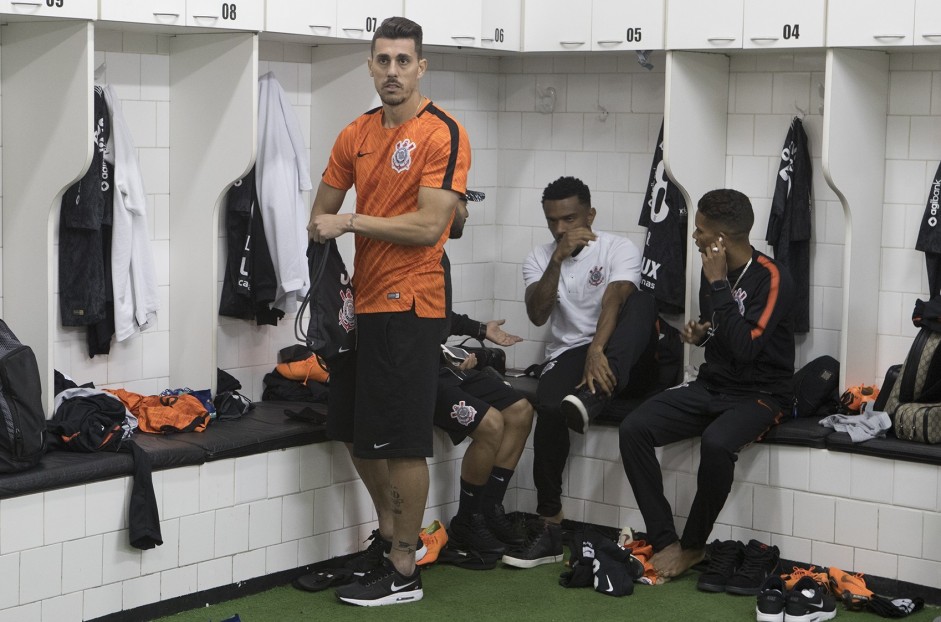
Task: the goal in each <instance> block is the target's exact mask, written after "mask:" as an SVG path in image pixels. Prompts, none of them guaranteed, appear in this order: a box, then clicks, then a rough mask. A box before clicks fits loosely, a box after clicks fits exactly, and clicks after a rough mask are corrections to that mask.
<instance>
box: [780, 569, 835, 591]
mask: <svg viewBox="0 0 941 622" xmlns="http://www.w3.org/2000/svg"><path fill="white" fill-rule="evenodd" d="M816 568H817V567H816V566H811V567H810V568H798V567H797V566H794V569H793V570H792V571H791V572H790V573H789V574H782V575H781V580H782V581H784V587H785V588H786V589H787V591H789V592H790V591H791V590H793V589H794V586H795V585H797V582H798V581H800V580H801V579H802V578H803V577H810V578H811V579H813V580H814V581H816V582H817V583H819V584H820V585H822V586H823V587H824V588H826V589H828V590H829V589H830V577H829V576H828V575H827V573H825V572H814V570H815V569H816Z"/></svg>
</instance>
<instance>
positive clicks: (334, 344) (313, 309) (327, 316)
mask: <svg viewBox="0 0 941 622" xmlns="http://www.w3.org/2000/svg"><path fill="white" fill-rule="evenodd" d="M307 262H308V265H309V267H310V290H309V291H308V292H307V297H306V298H304V302H302V303H301V308H300V310H298V312H297V320H296V321H295V324H294V332H295V335H296V336H297V339H298V340H299V341H302V342H304V343H306V344H307V347H308V349H310V351H311V352H313V353H314V354H316V355H317V356H319V357H320V358H321V359H322V360H323V361H324V362H325V363H326V364H327V366H328V367H329V365H330V361H332V360H334V359H336V358H337V357H338V356H340V355H341V354H343V353H345V352H348V351H350V350H352V349H353V348H354V347H355V346H356V314H355V311H354V308H353V285H352V283H351V282H350V275H349V274H348V273H347V271H346V266H345V265H344V264H343V258H342V257H340V251H339V250H337V243H336V240H330V241H328V242H327V243H326V244H320V243H319V242H313V241H311V242H310V244H309V245H308V246H307ZM305 310H309V311H310V321H309V322H308V324H307V327H306V329H305V328H304V319H303V318H304V312H305Z"/></svg>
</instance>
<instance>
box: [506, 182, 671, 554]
mask: <svg viewBox="0 0 941 622" xmlns="http://www.w3.org/2000/svg"><path fill="white" fill-rule="evenodd" d="M542 209H543V212H545V216H546V223H547V224H548V225H549V231H550V232H551V233H552V237H553V241H552V242H550V243H548V244H544V245H542V246H539V247H537V248H535V249H534V250H533V251H532V252H531V253H530V254H529V256H528V257H527V258H526V261H525V263H523V281H524V282H525V284H526V294H525V296H526V313H527V314H528V315H529V319H530V321H532V323H533V324H535V325H536V326H542V325H543V324H545V323H546V322H549V323H550V324H549V325H550V329H551V337H550V341H549V343H548V345H547V346H546V358H547V359H548V360H547V362H546V363H545V365H544V366H543V368H542V371H541V372H540V375H539V387H538V389H537V393H536V412H537V413H538V415H539V416H538V417H537V419H536V431H535V434H534V436H533V480H534V482H535V485H536V496H537V507H536V511H537V513H538V514H539V516H540V517H541V518H542V519H543V522H544V525H543V529H542V531H541V532H540V533H539V534H537V536H536V537H535V538H533V539H532V540H531V541H530V542H528V543H527V544H526V546H524V547H522V548H520V549H518V550H513V551H509V552H507V554H506V555H504V557H503V561H504V563H506V564H510V565H512V566H517V567H521V568H530V567H532V566H536V565H539V564H545V563H551V562H555V561H561V560H562V528H561V522H562V518H563V515H562V473H563V470H564V469H565V462H566V460H567V459H568V453H569V427H572V428H573V429H574V430H575V431H577V432H584V430H585V427H586V426H587V425H588V422H589V421H590V420H591V419H593V418H594V417H595V416H596V415H597V414H598V413H600V412H601V410H602V409H603V408H604V406H605V405H606V404H607V402H608V401H609V400H610V399H611V398H612V397H613V396H615V395H618V394H621V393H622V392H623V393H625V394H640V395H643V394H646V393H647V392H648V391H649V390H650V389H651V388H653V387H654V385H655V384H656V382H657V379H658V367H657V363H656V359H655V356H656V351H657V338H658V332H657V328H656V322H657V310H656V302H655V301H654V298H653V296H651V295H650V294H647V293H645V292H641V291H639V290H638V289H637V284H638V283H639V282H640V260H641V255H640V251H639V250H638V249H637V247H636V246H635V245H634V243H633V242H631V241H630V240H628V239H627V238H624V237H621V236H617V235H612V234H610V233H603V232H598V233H596V232H594V231H593V230H592V228H591V225H592V222H593V221H594V219H595V208H593V207H592V206H591V192H590V191H589V189H588V186H586V185H585V184H584V183H583V182H582V181H581V180H579V179H576V178H575V177H560V178H559V179H557V180H555V181H554V182H552V183H551V184H549V185H548V186H547V187H546V189H545V191H543V194H542ZM567 422H568V425H567Z"/></svg>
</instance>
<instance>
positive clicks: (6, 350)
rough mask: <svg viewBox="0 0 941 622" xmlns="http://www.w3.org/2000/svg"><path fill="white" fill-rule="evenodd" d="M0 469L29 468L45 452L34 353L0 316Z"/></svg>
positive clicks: (43, 417) (44, 421) (44, 427)
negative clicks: (0, 419)
mask: <svg viewBox="0 0 941 622" xmlns="http://www.w3.org/2000/svg"><path fill="white" fill-rule="evenodd" d="M0 418H2V422H0V473H13V472H16V471H23V470H26V469H29V468H31V467H33V466H35V465H36V464H38V463H39V460H40V459H41V458H42V456H43V454H44V453H45V452H46V413H45V411H44V410H43V407H42V383H41V382H40V375H39V365H38V364H37V363H36V355H34V354H33V351H32V350H31V349H30V348H29V346H24V345H23V344H22V343H20V340H19V339H17V338H16V335H14V334H13V331H12V330H10V327H9V326H7V325H6V322H4V321H3V320H0Z"/></svg>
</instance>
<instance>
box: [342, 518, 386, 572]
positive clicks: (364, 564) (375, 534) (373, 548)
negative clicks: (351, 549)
mask: <svg viewBox="0 0 941 622" xmlns="http://www.w3.org/2000/svg"><path fill="white" fill-rule="evenodd" d="M370 540H371V541H372V542H369V541H370ZM365 541H366V542H369V546H367V547H366V548H365V549H363V550H362V551H360V552H359V553H357V554H356V555H354V556H353V557H351V558H349V559H348V560H346V563H345V564H343V567H344V568H348V569H350V570H352V571H353V574H355V575H356V576H358V577H361V576H363V575H364V574H366V573H367V572H370V571H372V570H375V569H376V568H380V567H382V565H383V564H385V561H386V558H388V557H389V551H391V550H392V543H391V542H389V541H388V540H386V539H384V538H383V537H382V536H381V535H379V530H378V529H373V531H372V534H371V535H370V536H369V537H368V538H366V540H365Z"/></svg>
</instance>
